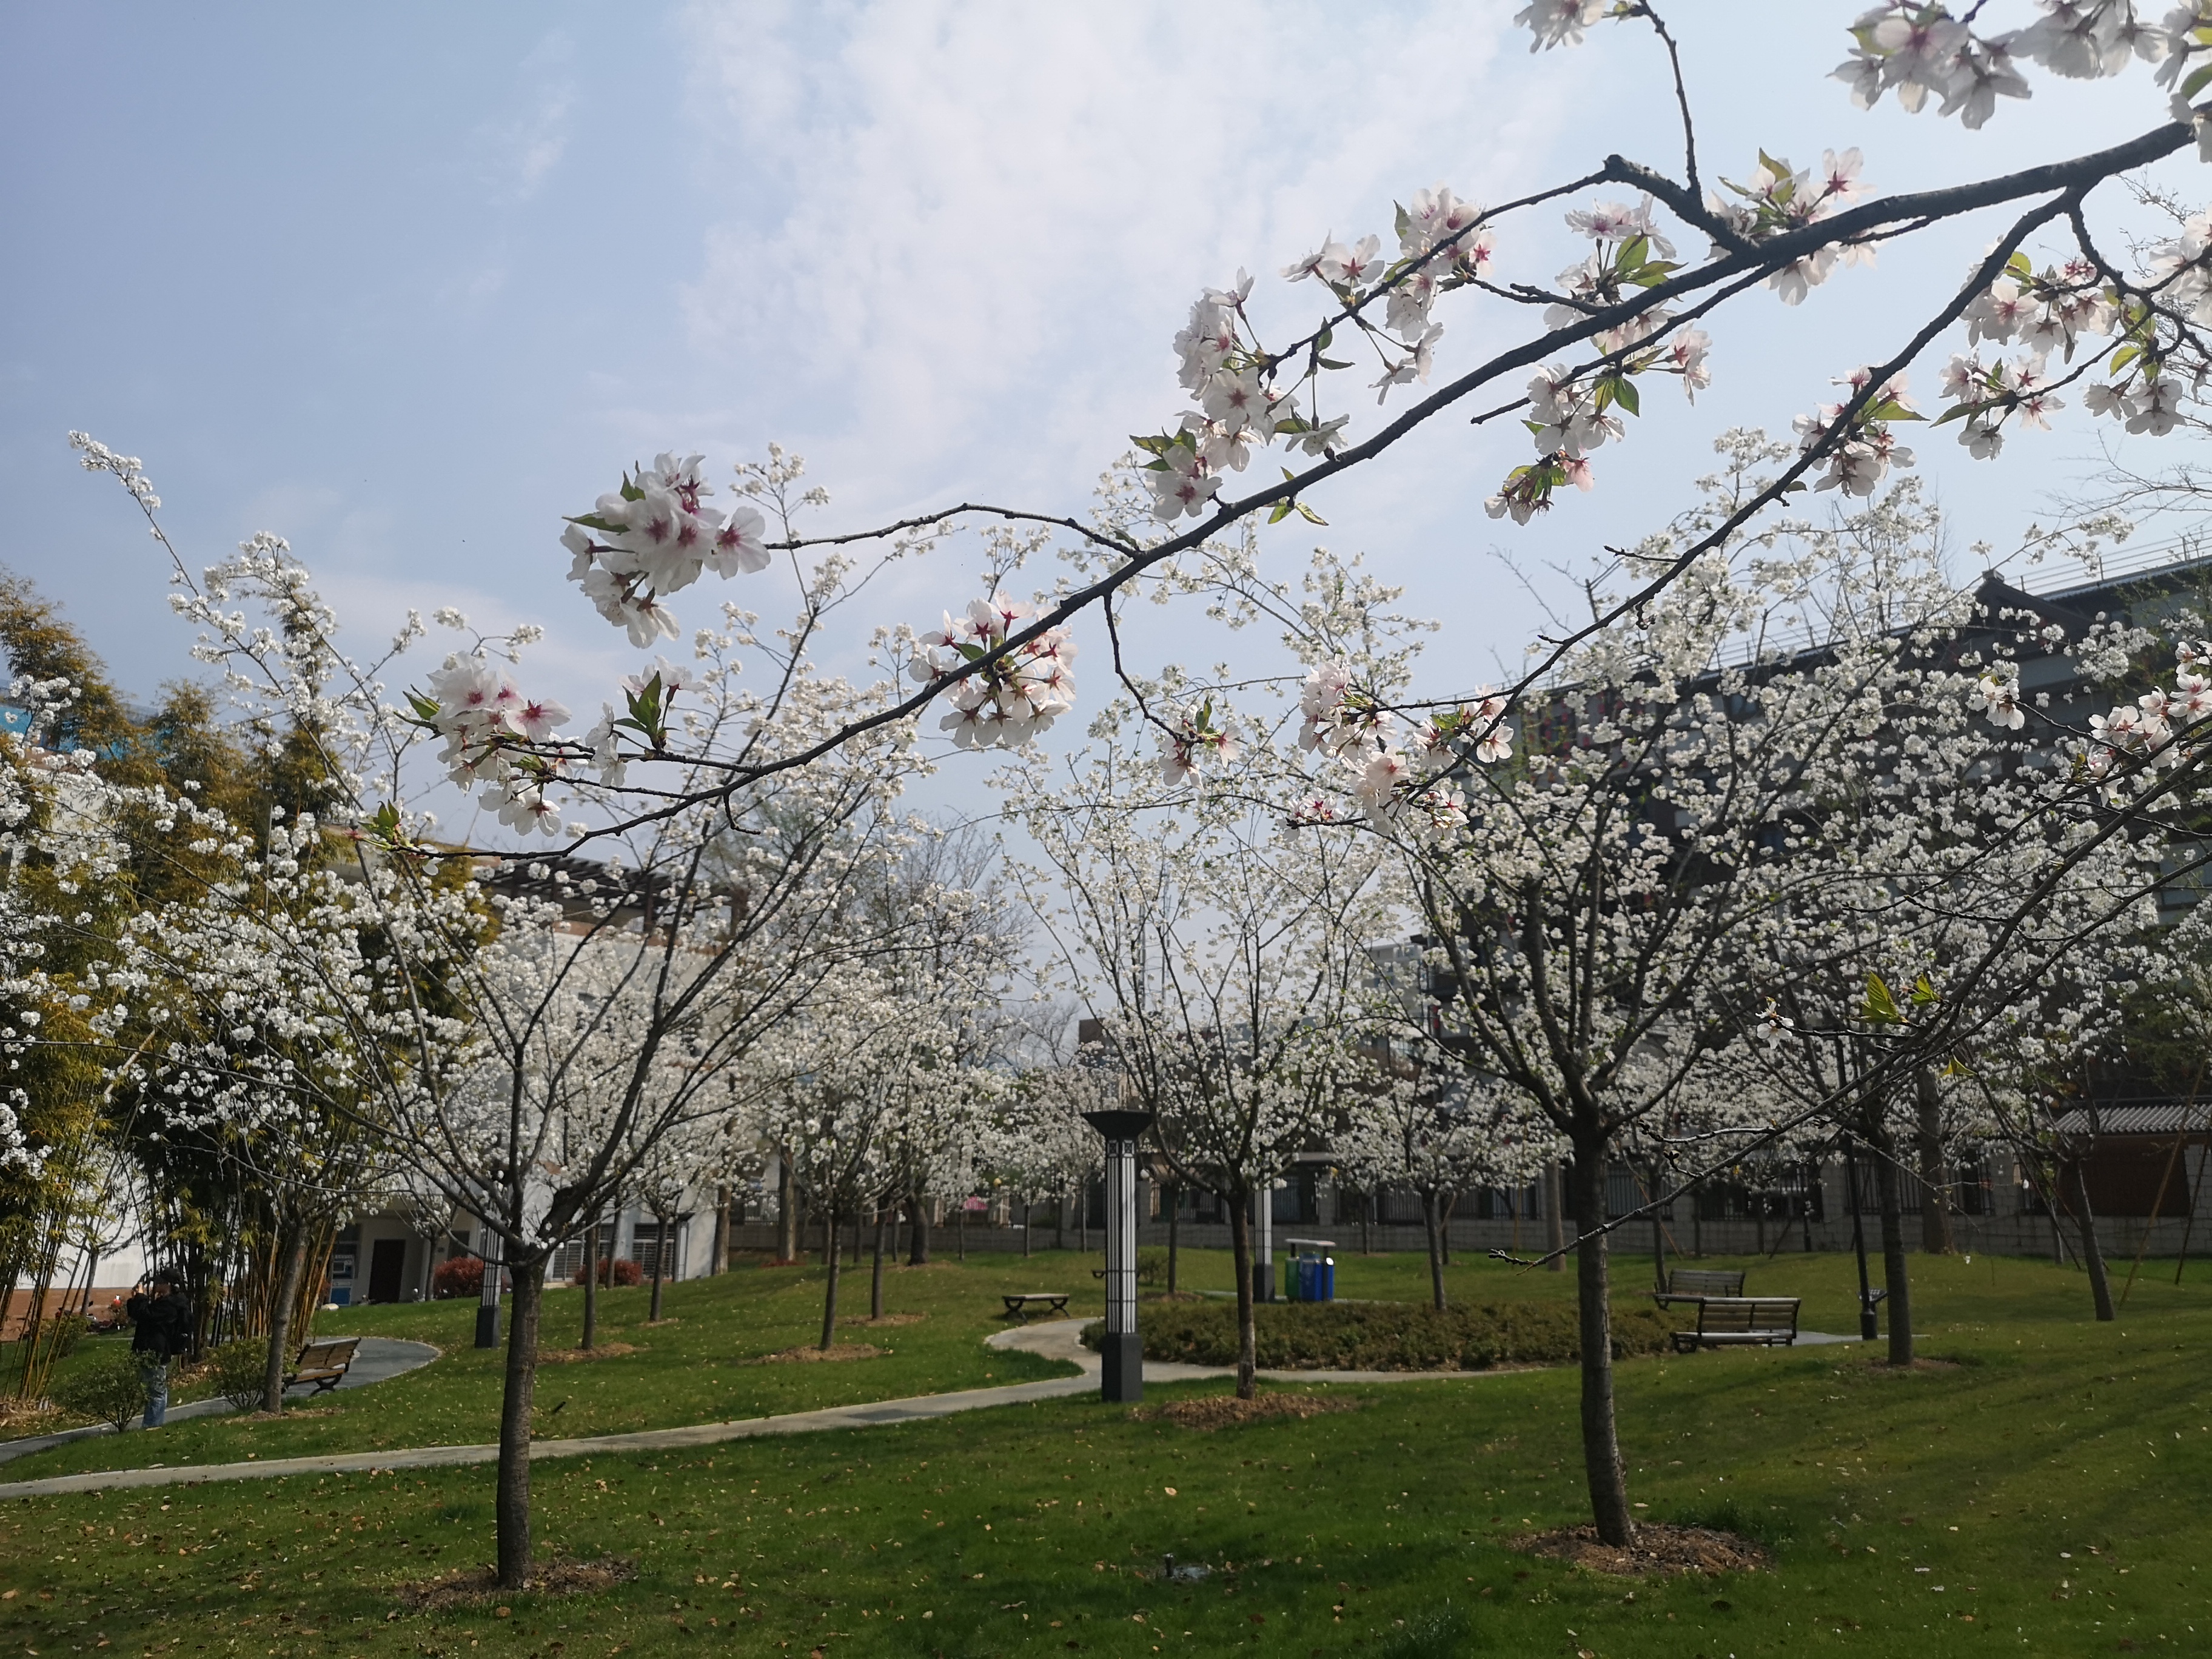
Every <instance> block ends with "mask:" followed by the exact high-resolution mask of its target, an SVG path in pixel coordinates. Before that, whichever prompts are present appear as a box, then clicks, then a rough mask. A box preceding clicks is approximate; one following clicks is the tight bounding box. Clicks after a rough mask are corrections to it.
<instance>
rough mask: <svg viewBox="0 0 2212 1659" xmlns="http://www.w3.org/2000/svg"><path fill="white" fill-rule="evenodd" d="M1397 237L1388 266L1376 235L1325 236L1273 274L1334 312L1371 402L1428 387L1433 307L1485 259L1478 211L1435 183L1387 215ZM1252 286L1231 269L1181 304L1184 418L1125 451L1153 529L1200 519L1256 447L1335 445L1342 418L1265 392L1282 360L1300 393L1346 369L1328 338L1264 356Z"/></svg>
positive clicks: (1315, 450) (1470, 278) (1487, 241)
mask: <svg viewBox="0 0 2212 1659" xmlns="http://www.w3.org/2000/svg"><path fill="white" fill-rule="evenodd" d="M1396 228H1397V234H1398V255H1397V258H1395V259H1390V260H1386V259H1385V258H1383V239H1382V238H1381V237H1380V236H1376V235H1368V236H1364V237H1361V238H1359V239H1358V240H1357V241H1355V242H1352V243H1349V244H1347V243H1345V242H1341V241H1339V240H1337V238H1336V236H1335V234H1334V232H1331V233H1330V234H1328V235H1326V236H1324V237H1323V238H1322V245H1321V246H1320V247H1319V248H1317V249H1316V251H1315V252H1311V253H1310V254H1308V255H1306V256H1305V257H1304V258H1302V259H1298V260H1296V261H1293V262H1292V263H1291V264H1288V265H1285V267H1284V268H1283V272H1282V274H1283V276H1285V278H1287V279H1288V280H1289V281H1291V282H1293V283H1302V282H1306V281H1309V280H1310V281H1314V282H1317V283H1321V284H1322V286H1323V287H1324V288H1327V289H1328V290H1329V291H1330V292H1331V293H1332V294H1333V295H1335V297H1336V299H1337V300H1338V301H1339V302H1340V304H1341V305H1342V306H1343V307H1344V308H1345V313H1346V320H1348V321H1349V323H1350V324H1351V325H1352V326H1355V327H1357V328H1358V330H1359V331H1361V332H1362V333H1363V334H1364V336H1365V337H1366V338H1367V339H1368V341H1369V342H1370V343H1371V344H1372V345H1373V346H1374V347H1375V349H1376V352H1377V354H1378V356H1380V358H1381V363H1382V369H1383V373H1382V376H1381V378H1380V379H1378V380H1376V381H1374V382H1373V387H1374V389H1375V390H1376V393H1377V395H1376V401H1377V402H1378V403H1379V402H1381V401H1383V399H1384V398H1388V397H1389V394H1390V388H1391V387H1393V386H1404V385H1407V384H1408V383H1410V382H1413V381H1417V380H1418V381H1422V382H1425V381H1426V380H1428V378H1429V375H1430V373H1431V369H1432V368H1433V365H1434V357H1435V351H1436V345H1437V341H1438V340H1439V339H1441V338H1442V337H1443V325H1442V324H1440V323H1437V322H1435V321H1433V320H1432V319H1431V310H1432V309H1433V307H1434V306H1435V304H1436V301H1437V297H1438V296H1439V295H1443V294H1446V293H1449V292H1450V291H1451V290H1452V289H1456V288H1461V287H1464V286H1466V285H1467V284H1468V283H1474V282H1479V281H1480V280H1482V278H1483V277H1484V276H1486V275H1487V274H1488V272H1489V270H1490V266H1491V261H1492V257H1493V256H1494V254H1495V252H1496V239H1495V237H1494V235H1493V234H1492V231H1491V229H1490V228H1489V227H1488V226H1487V225H1486V224H1484V223H1483V222H1482V210H1481V209H1480V207H1478V206H1477V205H1476V204H1474V203H1472V202H1467V201H1462V199H1460V197H1457V196H1455V195H1454V194H1453V193H1452V191H1450V190H1449V189H1448V188H1447V187H1445V186H1443V185H1437V186H1436V187H1435V188H1434V189H1431V190H1419V191H1414V192H1413V195H1412V196H1411V197H1409V198H1408V199H1407V202H1406V203H1405V204H1403V205H1401V206H1400V207H1399V208H1398V210H1397V227H1396ZM1252 283H1253V279H1252V277H1251V275H1250V274H1249V272H1246V271H1242V270H1240V271H1238V272H1237V281H1236V283H1235V284H1234V285H1232V286H1231V287H1230V288H1227V289H1206V291H1205V292H1204V293H1203V294H1201V295H1200V296H1199V297H1198V299H1197V300H1196V301H1194V303H1193V304H1192V306H1191V308H1190V318H1189V320H1188V322H1187V323H1186V324H1185V325H1183V327H1182V330H1181V331H1178V332H1177V333H1176V337H1175V351H1176V357H1177V359H1178V361H1179V368H1178V369H1177V371H1176V380H1177V381H1178V382H1179V383H1180V384H1181V386H1182V388H1183V390H1184V391H1185V392H1188V393H1189V394H1190V398H1191V400H1192V402H1193V403H1194V404H1196V405H1197V407H1196V408H1194V409H1190V410H1185V411H1184V412H1183V413H1182V416H1180V418H1179V420H1178V422H1177V424H1176V427H1175V428H1174V429H1172V430H1171V431H1168V432H1164V433H1161V434H1158V435H1151V436H1144V437H1139V438H1137V439H1136V440H1135V442H1136V444H1137V446H1138V447H1139V448H1140V449H1142V450H1144V451H1145V452H1146V453H1148V454H1150V455H1151V456H1152V459H1151V460H1150V461H1149V462H1147V463H1146V465H1145V468H1144V477H1145V483H1146V486H1147V487H1148V488H1149V489H1151V491H1152V513H1153V516H1154V517H1155V518H1157V519H1158V520H1160V521H1161V522H1162V523H1164V524H1172V523H1173V522H1174V521H1175V520H1177V519H1179V518H1182V517H1183V516H1185V515H1186V514H1188V515H1189V516H1192V517H1196V516H1197V515H1198V514H1199V513H1201V512H1203V511H1205V510H1206V506H1207V504H1208V503H1209V502H1211V501H1212V500H1213V498H1214V497H1215V496H1216V495H1218V493H1219V491H1220V489H1221V484H1222V480H1223V477H1224V475H1225V473H1227V472H1231V471H1243V469H1244V467H1245V466H1246V465H1247V464H1248V463H1249V460H1250V459H1251V453H1252V448H1253V446H1254V445H1255V444H1258V445H1260V446H1261V447H1265V446H1266V445H1267V444H1269V443H1272V442H1273V441H1274V440H1275V439H1276V438H1278V437H1280V438H1283V439H1285V440H1286V441H1287V442H1288V445H1289V447H1290V448H1291V450H1292V451H1293V452H1303V453H1305V454H1308V455H1328V454H1332V453H1334V451H1335V450H1336V448H1337V447H1338V446H1339V445H1340V444H1341V443H1342V442H1343V441H1344V432H1345V428H1346V425H1347V424H1348V423H1349V421H1350V417H1349V416H1342V415H1338V416H1329V417H1327V418H1323V417H1322V415H1321V413H1320V411H1319V410H1318V408H1316V407H1313V406H1310V405H1309V406H1308V407H1307V408H1305V409H1304V410H1301V408H1300V407H1299V399H1298V397H1297V393H1296V392H1295V391H1293V390H1290V389H1286V388H1285V387H1283V386H1279V385H1277V384H1276V376H1277V374H1278V372H1279V370H1280V369H1281V368H1282V367H1283V366H1284V365H1285V362H1303V363H1304V374H1303V376H1302V377H1301V378H1302V380H1303V381H1304V383H1305V384H1307V385H1308V386H1311V384H1312V382H1313V381H1314V380H1316V377H1317V376H1318V374H1319V373H1320V371H1322V370H1323V369H1343V368H1350V367H1351V365H1350V364H1349V363H1346V362H1340V361H1338V360H1336V359H1334V358H1331V357H1329V356H1327V355H1326V354H1327V353H1328V350H1329V349H1330V348H1331V345H1332V343H1333V334H1334V328H1333V327H1325V328H1323V329H1322V331H1321V332H1320V333H1319V334H1318V335H1316V337H1314V338H1313V340H1312V341H1311V342H1310V344H1309V345H1308V346H1307V347H1305V348H1304V349H1301V350H1299V351H1293V352H1291V353H1289V354H1286V355H1284V356H1277V355H1274V354H1271V353H1269V352H1268V351H1267V349H1265V348H1264V347H1262V346H1261V343H1260V342H1259V339H1258V337H1257V335H1256V333H1255V331H1254V330H1253V327H1252V325H1251V319H1250V318H1249V314H1248V313H1247V312H1246V310H1245V302H1246V301H1248V300H1249V299H1250V297H1251V294H1252ZM1376 295H1382V296H1383V299H1384V306H1383V322H1382V324H1381V325H1376V324H1374V323H1372V322H1370V321H1369V320H1368V319H1366V318H1365V317H1364V316H1363V315H1361V314H1360V313H1361V312H1362V311H1363V310H1364V307H1366V306H1367V304H1368V303H1369V302H1370V301H1372V300H1373V299H1374V298H1375V297H1376ZM1286 510H1287V509H1286ZM1307 516H1308V517H1309V518H1311V517H1312V516H1313V515H1312V514H1311V513H1308V514H1307Z"/></svg>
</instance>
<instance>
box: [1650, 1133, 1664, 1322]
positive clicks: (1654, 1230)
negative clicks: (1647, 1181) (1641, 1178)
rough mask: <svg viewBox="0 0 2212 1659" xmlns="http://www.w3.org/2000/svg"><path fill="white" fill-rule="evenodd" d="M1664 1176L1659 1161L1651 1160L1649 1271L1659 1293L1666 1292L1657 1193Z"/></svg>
mask: <svg viewBox="0 0 2212 1659" xmlns="http://www.w3.org/2000/svg"><path fill="white" fill-rule="evenodd" d="M1662 1179H1664V1177H1663V1176H1662V1174H1661V1172H1660V1169H1659V1161H1658V1160H1657V1159H1656V1158H1654V1159H1653V1160H1652V1161H1651V1273H1652V1277H1653V1279H1654V1284H1653V1286H1652V1288H1653V1289H1655V1290H1656V1291H1658V1292H1659V1293H1660V1295H1662V1296H1664V1295H1665V1294H1666V1293H1667V1223H1666V1220H1665V1218H1663V1217H1662V1216H1661V1215H1660V1213H1659V1194H1660V1193H1661V1192H1662V1190H1663V1189H1662V1187H1661V1185H1660V1182H1662Z"/></svg>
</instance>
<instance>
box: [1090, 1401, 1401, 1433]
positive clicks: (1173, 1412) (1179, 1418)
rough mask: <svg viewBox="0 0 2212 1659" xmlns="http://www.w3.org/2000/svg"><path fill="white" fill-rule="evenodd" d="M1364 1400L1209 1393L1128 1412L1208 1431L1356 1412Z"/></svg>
mask: <svg viewBox="0 0 2212 1659" xmlns="http://www.w3.org/2000/svg"><path fill="white" fill-rule="evenodd" d="M1364 1403H1365V1402H1364V1401H1359V1400H1351V1399H1346V1398H1345V1397H1344V1396H1342V1395H1326V1394H1263V1395H1258V1396H1257V1397H1255V1398H1254V1399H1251V1400H1239V1399H1238V1398H1237V1396H1236V1395H1233V1394H1209V1395H1201V1396H1200V1398H1198V1399H1196V1400H1170V1401H1168V1402H1167V1403H1166V1404H1165V1405H1163V1406H1140V1407H1138V1408H1137V1409H1136V1410H1135V1411H1133V1412H1132V1413H1129V1415H1130V1416H1132V1417H1133V1418H1136V1419H1138V1420H1139V1421H1140V1422H1146V1423H1173V1424H1175V1425H1176V1426H1177V1427H1178V1428H1185V1429H1198V1430H1200V1431H1203V1432H1206V1433H1208V1434H1210V1433H1212V1431H1214V1430H1216V1429H1227V1428H1233V1427H1235V1426H1236V1425H1238V1424H1240V1423H1258V1422H1261V1421H1264V1420H1265V1419H1268V1418H1271V1417H1295V1418H1298V1419H1305V1418H1309V1417H1319V1416H1320V1415H1321V1414H1322V1413H1324V1412H1351V1411H1358V1409H1359V1407H1361V1406H1362V1405H1363V1404H1364Z"/></svg>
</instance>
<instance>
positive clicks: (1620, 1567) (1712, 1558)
mask: <svg viewBox="0 0 2212 1659" xmlns="http://www.w3.org/2000/svg"><path fill="white" fill-rule="evenodd" d="M1512 1547H1513V1548H1515V1549H1516V1550H1519V1551H1521V1552H1522V1553H1523V1554H1525V1555H1541V1556H1547V1557H1549V1558H1550V1559H1553V1560H1554V1561H1569V1562H1572V1563H1573V1564H1574V1565H1576V1566H1578V1567H1588V1568H1589V1570H1590V1571H1592V1572H1607V1573H1614V1574H1620V1575H1627V1576H1632V1577H1640V1576H1643V1575H1645V1574H1649V1573H1655V1572H1707V1573H1720V1572H1756V1571H1759V1570H1760V1569H1761V1568H1763V1567H1765V1565H1766V1564H1767V1554H1766V1552H1765V1550H1763V1549H1761V1548H1760V1547H1759V1546H1758V1545H1756V1544H1754V1543H1753V1542H1752V1541H1750V1540H1749V1539H1747V1538H1739V1537H1737V1536H1736V1535H1735V1534H1734V1533H1732V1532H1716V1531H1714V1530H1713V1529H1712V1528H1710V1527H1670V1526H1667V1525H1665V1524H1663V1523H1662V1522H1657V1521H1646V1522H1642V1523H1641V1524H1639V1525H1638V1527H1637V1528H1636V1541H1635V1542H1634V1543H1633V1544H1631V1545H1628V1546H1626V1547H1621V1546H1619V1545H1613V1544H1608V1543H1606V1542H1605V1541H1603V1540H1601V1538H1599V1536H1598V1535H1597V1528H1595V1527H1568V1528H1564V1529H1563V1530H1561V1531H1559V1532H1538V1533H1530V1534H1528V1535H1527V1536H1525V1537H1522V1538H1516V1539H1515V1540H1513V1541H1512Z"/></svg>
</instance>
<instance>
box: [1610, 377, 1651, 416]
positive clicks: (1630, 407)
mask: <svg viewBox="0 0 2212 1659" xmlns="http://www.w3.org/2000/svg"><path fill="white" fill-rule="evenodd" d="M1613 402H1615V403H1617V404H1620V406H1621V407H1622V408H1623V409H1625V410H1627V411H1628V412H1629V413H1630V414H1632V415H1641V414H1642V413H1643V412H1644V405H1643V402H1642V399H1641V398H1639V397H1638V393H1637V390H1636V383H1635V382H1634V381H1632V380H1630V379H1628V377H1627V376H1626V375H1625V374H1616V375H1614V376H1613Z"/></svg>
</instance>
